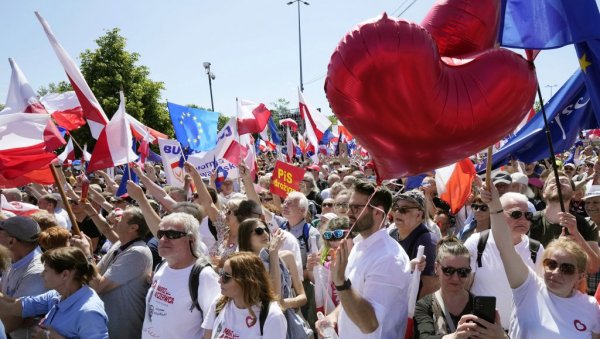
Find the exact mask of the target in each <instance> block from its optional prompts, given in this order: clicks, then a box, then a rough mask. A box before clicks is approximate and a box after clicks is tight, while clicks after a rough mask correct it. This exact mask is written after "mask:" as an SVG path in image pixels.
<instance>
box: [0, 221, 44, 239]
mask: <svg viewBox="0 0 600 339" xmlns="http://www.w3.org/2000/svg"><path fill="white" fill-rule="evenodd" d="M0 229H2V230H4V231H5V232H6V233H8V235H9V236H11V237H13V238H17V239H18V240H20V241H23V242H36V241H37V238H38V235H39V234H40V232H41V230H40V225H38V223H37V222H36V221H35V220H33V219H31V218H27V217H23V216H16V217H12V218H8V219H6V220H4V221H0Z"/></svg>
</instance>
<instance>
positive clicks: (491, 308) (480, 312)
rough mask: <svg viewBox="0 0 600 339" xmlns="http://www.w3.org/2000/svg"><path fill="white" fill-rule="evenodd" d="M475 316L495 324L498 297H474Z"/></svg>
mask: <svg viewBox="0 0 600 339" xmlns="http://www.w3.org/2000/svg"><path fill="white" fill-rule="evenodd" d="M473 314H474V315H475V316H477V317H478V318H481V319H484V320H485V321H487V322H490V323H492V324H493V323H494V322H495V319H496V297H484V296H475V297H473Z"/></svg>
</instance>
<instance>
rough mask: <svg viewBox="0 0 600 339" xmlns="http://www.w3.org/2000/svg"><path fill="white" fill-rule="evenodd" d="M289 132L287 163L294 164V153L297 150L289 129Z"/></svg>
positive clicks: (287, 130)
mask: <svg viewBox="0 0 600 339" xmlns="http://www.w3.org/2000/svg"><path fill="white" fill-rule="evenodd" d="M286 132H287V162H288V163H290V164H291V163H292V162H293V161H294V151H295V149H296V145H294V138H292V133H290V129H289V127H288V128H287V129H286Z"/></svg>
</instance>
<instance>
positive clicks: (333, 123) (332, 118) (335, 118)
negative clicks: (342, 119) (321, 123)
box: [327, 114, 338, 125]
mask: <svg viewBox="0 0 600 339" xmlns="http://www.w3.org/2000/svg"><path fill="white" fill-rule="evenodd" d="M327 119H329V121H331V124H332V125H337V123H338V118H337V117H336V116H335V115H333V114H332V115H330V116H328V117H327Z"/></svg>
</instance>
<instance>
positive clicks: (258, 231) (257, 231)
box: [254, 227, 269, 235]
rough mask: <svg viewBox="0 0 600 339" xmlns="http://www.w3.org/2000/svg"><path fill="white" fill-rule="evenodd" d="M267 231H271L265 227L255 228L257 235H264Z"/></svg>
mask: <svg viewBox="0 0 600 339" xmlns="http://www.w3.org/2000/svg"><path fill="white" fill-rule="evenodd" d="M265 233H269V230H268V229H266V228H264V227H257V228H255V229H254V234H256V235H263V234H265Z"/></svg>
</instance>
